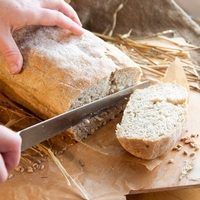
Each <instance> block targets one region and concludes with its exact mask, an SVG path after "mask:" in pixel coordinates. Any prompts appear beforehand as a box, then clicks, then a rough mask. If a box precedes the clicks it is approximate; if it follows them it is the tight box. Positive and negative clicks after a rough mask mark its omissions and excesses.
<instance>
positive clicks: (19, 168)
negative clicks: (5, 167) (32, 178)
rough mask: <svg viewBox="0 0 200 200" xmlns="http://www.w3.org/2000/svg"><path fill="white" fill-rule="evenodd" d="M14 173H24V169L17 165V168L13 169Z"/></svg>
mask: <svg viewBox="0 0 200 200" xmlns="http://www.w3.org/2000/svg"><path fill="white" fill-rule="evenodd" d="M15 171H16V172H21V173H22V172H24V168H23V167H22V166H21V165H19V166H17V167H16V168H15Z"/></svg>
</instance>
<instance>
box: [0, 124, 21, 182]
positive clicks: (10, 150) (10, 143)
mask: <svg viewBox="0 0 200 200" xmlns="http://www.w3.org/2000/svg"><path fill="white" fill-rule="evenodd" d="M20 155H21V137H20V135H19V134H17V133H14V132H13V131H11V130H10V129H8V128H6V127H4V126H1V125H0V182H4V181H6V179H7V178H8V173H9V171H10V170H13V169H14V168H15V167H16V166H17V165H18V164H19V160H20Z"/></svg>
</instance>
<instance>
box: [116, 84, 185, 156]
mask: <svg viewBox="0 0 200 200" xmlns="http://www.w3.org/2000/svg"><path fill="white" fill-rule="evenodd" d="M187 99H188V94H187V91H186V89H185V88H183V87H182V86H179V85H176V84H173V83H160V84H156V85H153V86H150V87H148V88H145V89H143V90H137V91H135V93H134V94H132V95H131V97H130V100H129V102H128V104H127V107H126V109H125V111H124V115H123V118H122V122H121V124H118V125H117V130H116V135H117V138H118V139H119V141H120V143H121V144H122V146H123V147H124V148H125V149H126V150H128V151H129V152H130V153H132V154H133V155H135V156H137V157H140V158H144V159H152V158H155V157H157V156H160V155H162V154H164V153H165V152H166V151H168V150H169V149H170V148H172V147H173V145H174V143H175V142H176V141H177V139H178V138H179V137H180V135H181V130H182V128H181V127H182V126H183V124H184V122H185V118H186V102H187ZM163 141H164V142H163Z"/></svg>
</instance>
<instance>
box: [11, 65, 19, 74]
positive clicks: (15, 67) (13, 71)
mask: <svg viewBox="0 0 200 200" xmlns="http://www.w3.org/2000/svg"><path fill="white" fill-rule="evenodd" d="M9 71H10V73H11V74H13V75H14V74H17V73H18V72H19V71H20V68H19V66H18V65H11V66H10V68H9Z"/></svg>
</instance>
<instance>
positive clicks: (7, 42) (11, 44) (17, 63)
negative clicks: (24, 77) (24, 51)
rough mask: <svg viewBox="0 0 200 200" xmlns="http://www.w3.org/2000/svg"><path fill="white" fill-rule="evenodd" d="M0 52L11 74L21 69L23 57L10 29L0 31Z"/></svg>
mask: <svg viewBox="0 0 200 200" xmlns="http://www.w3.org/2000/svg"><path fill="white" fill-rule="evenodd" d="M0 53H1V54H2V56H3V57H4V59H5V60H6V62H7V64H8V70H9V71H10V73H11V74H16V73H18V72H20V71H21V69H22V63H23V58H22V55H21V53H20V51H19V49H18V47H17V45H16V43H15V41H14V39H13V37H12V35H11V33H10V31H5V30H4V31H1V32H0Z"/></svg>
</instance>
